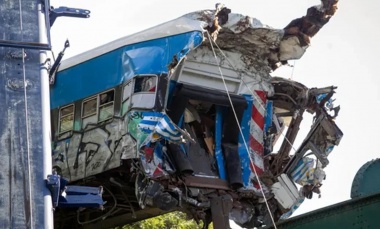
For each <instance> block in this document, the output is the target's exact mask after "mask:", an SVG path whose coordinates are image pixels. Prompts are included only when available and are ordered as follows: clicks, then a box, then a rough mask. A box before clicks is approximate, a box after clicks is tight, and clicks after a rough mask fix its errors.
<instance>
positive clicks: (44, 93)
mask: <svg viewBox="0 0 380 229" xmlns="http://www.w3.org/2000/svg"><path fill="white" fill-rule="evenodd" d="M45 2H48V1H45ZM45 7H49V6H47V5H45V6H44V5H42V1H41V2H40V4H39V5H38V27H39V42H40V43H43V44H44V43H47V42H49V41H48V37H49V33H50V31H48V29H49V28H50V26H48V25H47V24H46V22H47V21H48V20H46V17H47V16H48V15H46V12H47V11H46V10H45ZM47 59H48V58H47V53H46V51H44V50H40V58H39V60H40V84H41V111H42V112H41V113H42V153H43V177H44V179H46V178H47V176H48V175H49V174H51V173H52V153H51V152H52V151H51V126H50V125H51V121H50V84H49V82H50V81H49V73H48V69H47V66H46V61H47ZM44 225H45V228H46V229H47V228H54V221H53V205H52V198H51V193H50V191H49V189H48V188H47V187H46V186H45V187H44Z"/></svg>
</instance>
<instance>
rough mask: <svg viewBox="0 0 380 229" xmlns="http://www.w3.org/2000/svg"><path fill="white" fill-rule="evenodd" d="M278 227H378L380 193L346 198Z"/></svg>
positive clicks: (285, 228)
mask: <svg viewBox="0 0 380 229" xmlns="http://www.w3.org/2000/svg"><path fill="white" fill-rule="evenodd" d="M267 228H268V229H269V228H273V227H267ZM277 228H278V229H329V228H332V229H341V228H342V229H364V228H366V229H367V228H368V229H369V228H373V229H378V228H380V193H378V194H375V195H371V196H367V197H363V198H357V199H352V200H348V201H345V202H342V203H338V204H335V205H332V206H329V207H326V208H322V209H318V210H316V211H313V212H310V213H307V214H304V215H300V216H297V217H294V218H291V219H289V220H287V221H284V222H282V223H279V224H278V225H277Z"/></svg>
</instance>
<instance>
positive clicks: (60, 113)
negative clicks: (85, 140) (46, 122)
mask: <svg viewBox="0 0 380 229" xmlns="http://www.w3.org/2000/svg"><path fill="white" fill-rule="evenodd" d="M68 107H72V108H73V109H72V112H70V113H69V114H66V115H62V110H63V109H66V108H68ZM70 115H72V126H71V128H70V129H68V130H65V131H61V125H62V119H63V118H65V117H69V116H70ZM74 122H75V104H74V103H71V104H68V105H65V106H63V107H61V108H59V110H58V131H57V132H58V138H62V135H64V134H66V133H70V132H72V131H73V130H74Z"/></svg>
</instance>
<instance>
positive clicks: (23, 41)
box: [0, 0, 53, 229]
mask: <svg viewBox="0 0 380 229" xmlns="http://www.w3.org/2000/svg"><path fill="white" fill-rule="evenodd" d="M40 2H41V1H35V0H23V1H20V0H7V1H3V2H2V3H1V7H0V15H1V17H0V31H1V32H2V36H3V37H2V40H4V41H8V43H11V44H12V45H6V44H5V46H7V47H5V46H1V45H2V44H0V56H1V57H2V59H1V60H0V149H1V150H0V168H1V174H2V175H1V176H0V193H1V198H0V202H1V204H0V228H36V229H37V228H53V218H52V216H53V212H52V210H53V209H52V208H51V205H50V207H49V205H46V203H48V202H49V201H50V203H51V199H48V198H50V193H48V190H47V188H46V184H45V179H46V175H44V173H45V172H47V171H48V170H49V168H48V167H46V166H49V164H50V166H51V161H49V160H51V159H50V158H51V152H50V149H49V148H45V147H44V146H43V145H45V146H46V145H48V146H50V140H47V139H49V132H47V133H46V132H44V131H43V129H44V128H43V127H42V126H43V125H44V126H50V121H49V120H50V119H47V118H46V117H48V116H49V111H48V112H47V113H46V112H45V114H43V112H42V109H41V107H42V106H44V107H46V104H49V102H48V100H47V101H46V100H44V101H41V95H42V97H43V98H47V99H49V91H48V90H47V91H46V90H45V92H41V83H40V76H41V73H42V72H43V71H44V72H46V71H47V70H46V68H44V67H43V65H41V64H40V63H41V62H45V61H46V53H42V55H41V53H40V51H39V50H40V49H41V48H47V45H46V44H45V43H46V42H43V43H44V44H45V45H42V44H41V43H40V41H44V39H45V40H46V31H45V32H42V31H40V29H45V26H46V25H45V23H40V21H41V20H42V21H44V20H43V19H44V15H43V11H42V5H41V3H40ZM3 43H7V42H3ZM40 58H41V59H40ZM40 61H41V62H40ZM43 74H45V73H43ZM43 74H42V75H43ZM46 82H48V81H46ZM43 87H45V88H47V89H49V86H48V85H47V87H46V85H45V86H43ZM42 102H43V103H44V104H45V105H42ZM47 106H49V105H47ZM47 109H49V108H47ZM43 122H44V123H45V124H43ZM47 128H48V129H50V128H49V127H47ZM43 139H45V140H43ZM43 150H45V152H46V155H47V157H44V155H43ZM46 159H47V160H46ZM44 165H45V166H44ZM50 171H51V170H50ZM50 171H49V172H50ZM45 207H47V208H46V209H48V210H47V212H48V214H47V215H49V218H48V220H46V219H45V217H46V214H45Z"/></svg>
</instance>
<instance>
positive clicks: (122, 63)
mask: <svg viewBox="0 0 380 229" xmlns="http://www.w3.org/2000/svg"><path fill="white" fill-rule="evenodd" d="M334 7H335V8H336V1H331V2H329V1H323V4H322V5H321V6H318V7H311V8H310V9H309V10H308V14H307V16H305V17H303V18H301V19H297V20H295V21H293V22H292V23H290V25H289V26H287V28H285V29H284V30H283V29H272V28H269V27H267V26H265V25H263V24H261V22H260V21H258V20H257V19H254V18H251V17H248V16H243V15H240V14H234V13H231V10H230V9H228V8H226V7H224V6H223V5H217V8H216V10H210V11H199V12H194V13H191V14H188V15H185V16H183V17H180V18H178V19H175V20H173V21H170V22H167V23H164V24H161V25H158V26H156V27H154V28H151V29H148V30H145V31H143V32H140V33H137V34H134V35H131V36H127V37H124V38H121V39H119V40H116V41H114V42H111V43H109V44H106V45H103V46H101V47H99V48H96V49H94V50H91V51H89V52H86V53H83V54H80V55H78V56H76V57H73V58H70V59H68V60H66V61H64V62H62V64H61V65H60V68H59V70H58V72H57V74H56V75H55V82H54V85H52V86H51V108H52V110H51V116H52V133H53V166H54V168H55V170H56V171H57V173H58V174H60V175H61V176H62V177H65V178H66V179H67V180H68V181H69V182H70V183H72V184H86V185H93V186H103V187H104V194H103V196H104V198H105V200H106V203H105V204H104V208H103V209H102V210H100V209H85V210H82V211H77V212H75V213H73V212H72V211H69V210H65V209H59V211H57V212H56V214H55V217H56V220H55V222H57V228H59V227H65V225H66V226H67V225H72V224H73V223H75V224H77V225H78V226H85V227H86V226H88V227H91V228H96V227H99V228H108V227H115V226H120V225H123V224H126V223H131V222H134V221H138V220H142V219H145V218H149V217H153V216H155V215H159V214H162V213H165V212H168V211H173V210H180V211H184V212H186V213H188V215H189V216H191V217H192V218H194V219H196V220H197V221H199V220H203V221H204V222H205V225H208V223H209V222H210V221H211V220H213V221H214V227H215V228H228V226H227V225H228V224H229V223H228V222H229V219H232V220H234V221H235V222H237V223H238V224H239V225H241V226H243V227H253V226H261V225H265V224H266V225H268V224H270V223H272V220H271V218H273V219H274V221H277V220H279V219H280V218H283V219H284V218H287V217H288V216H289V215H290V214H291V213H292V212H293V211H294V210H295V209H296V207H297V206H298V205H299V204H300V203H301V202H302V201H303V199H304V198H305V197H306V198H310V197H311V195H312V193H313V192H315V193H320V190H319V186H320V184H321V182H322V180H323V179H324V172H323V168H324V167H325V166H327V164H328V159H327V156H328V154H329V153H330V152H331V150H332V149H333V147H334V146H335V145H338V144H339V141H340V139H341V137H342V136H343V134H342V132H341V131H340V130H339V128H338V127H337V126H336V124H335V122H334V120H333V119H334V118H335V116H336V115H337V111H338V108H334V107H333V105H332V99H331V97H332V95H333V93H334V90H335V87H326V88H312V89H309V88H307V87H306V86H304V85H302V84H301V83H298V82H294V81H290V80H286V79H283V78H278V77H271V76H270V75H269V73H270V72H271V71H272V70H274V69H275V68H277V67H279V66H280V65H281V64H284V63H285V62H286V61H287V60H289V59H296V58H300V57H301V56H302V54H303V53H304V52H305V50H306V48H307V46H308V44H309V43H308V41H309V39H310V37H311V36H313V35H314V34H315V33H316V32H317V31H318V30H319V29H320V28H321V27H322V26H323V25H324V24H325V23H326V22H327V21H328V20H329V18H330V17H331V16H332V15H333V13H334V12H335V10H331V9H332V8H334ZM335 8H334V9H335ZM311 18H312V19H313V20H310V19H311ZM305 21H306V22H307V23H305ZM178 25H180V26H178ZM305 111H307V112H310V113H313V114H315V120H314V123H313V126H312V128H311V130H310V132H309V134H308V135H307V137H306V138H305V140H304V141H303V143H302V144H301V146H300V147H299V149H298V150H297V151H296V152H295V153H294V154H290V148H291V145H292V144H293V143H294V140H295V138H296V136H297V132H298V129H299V126H300V123H301V121H302V114H303V113H304V112H305ZM331 111H335V114H332V113H331ZM286 120H290V121H289V122H287V121H286ZM285 126H288V127H287V132H286V134H285V138H284V140H283V143H282V145H281V147H280V149H279V151H278V152H273V145H274V144H275V143H276V141H277V140H278V139H280V138H279V137H280V136H281V135H282V132H283V130H284V129H285ZM311 155H313V156H311ZM314 164H315V165H314ZM296 184H297V185H296ZM221 206H222V207H221Z"/></svg>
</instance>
